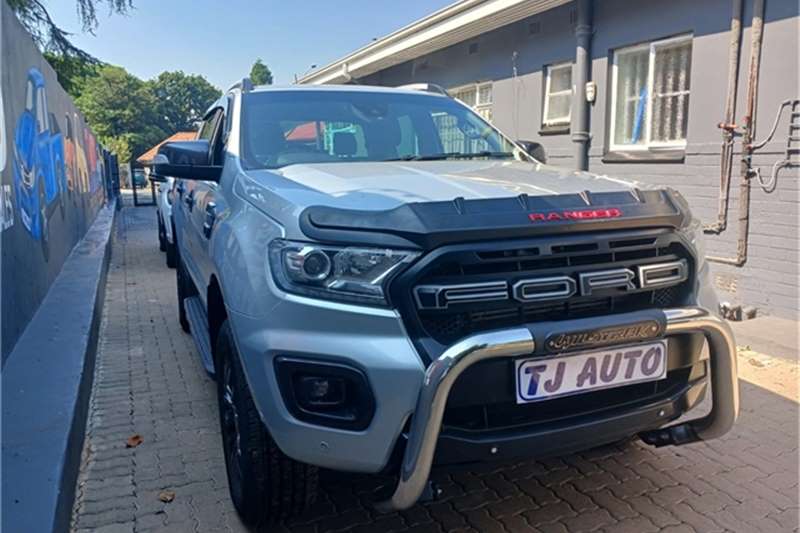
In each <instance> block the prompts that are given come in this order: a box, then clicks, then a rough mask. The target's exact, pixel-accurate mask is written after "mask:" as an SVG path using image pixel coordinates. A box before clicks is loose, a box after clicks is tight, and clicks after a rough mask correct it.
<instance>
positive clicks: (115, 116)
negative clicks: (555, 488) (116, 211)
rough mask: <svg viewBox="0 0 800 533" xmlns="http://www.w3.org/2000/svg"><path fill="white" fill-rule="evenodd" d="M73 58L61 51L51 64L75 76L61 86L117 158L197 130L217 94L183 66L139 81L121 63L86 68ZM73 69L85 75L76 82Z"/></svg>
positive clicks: (126, 157) (135, 154)
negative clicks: (81, 66)
mask: <svg viewBox="0 0 800 533" xmlns="http://www.w3.org/2000/svg"><path fill="white" fill-rule="evenodd" d="M51 64H52V63H51ZM77 64H78V63H77V60H76V61H67V60H64V58H63V57H59V58H58V61H56V62H55V64H53V66H54V67H55V68H56V72H57V73H58V76H59V80H62V79H68V80H69V81H70V82H75V83H73V85H74V86H73V87H71V88H67V87H65V88H66V89H67V90H68V91H69V92H70V94H71V95H72V96H73V97H74V98H75V104H76V105H77V106H78V108H79V109H80V110H81V111H82V112H83V114H84V115H86V119H87V120H88V121H89V126H90V127H91V128H92V130H94V132H95V133H96V134H97V135H98V137H99V139H100V141H101V142H102V143H103V144H104V145H106V146H107V147H108V148H109V149H111V151H113V152H116V153H117V155H118V156H119V158H120V161H129V160H131V159H133V158H136V157H138V156H140V155H141V154H142V153H144V152H145V151H147V150H148V149H149V148H150V147H151V146H153V145H154V144H156V143H158V142H160V141H161V140H163V139H164V138H165V137H168V136H169V135H172V134H173V133H176V132H178V131H191V130H195V129H196V123H197V122H198V121H199V120H201V119H202V116H203V113H204V112H205V110H206V109H207V108H208V106H209V105H210V104H211V103H213V101H214V100H216V99H217V98H219V96H220V94H221V93H220V91H219V89H217V88H216V87H214V86H213V85H211V84H210V83H209V82H208V81H207V80H206V79H205V78H204V77H203V76H200V75H195V74H185V73H183V72H181V71H175V72H162V73H161V74H160V75H159V76H158V77H156V78H154V79H152V80H148V81H142V80H140V79H139V78H137V77H136V76H134V75H132V74H130V73H129V72H127V71H126V70H125V69H123V68H122V67H116V66H112V65H100V66H92V67H91V68H89V67H87V70H85V71H84V70H81V69H80V68H78V67H77V66H76V65H77ZM64 65H67V66H69V67H70V68H68V69H67V70H66V73H64V72H62V67H63V66H64ZM73 71H77V72H79V73H86V76H85V77H83V78H81V79H80V83H77V82H76V80H77V79H78V78H77V76H76V77H72V78H69V77H68V76H69V75H70V74H71V73H72V72H73ZM62 84H63V81H62Z"/></svg>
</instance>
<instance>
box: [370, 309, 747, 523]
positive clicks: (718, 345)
mask: <svg viewBox="0 0 800 533" xmlns="http://www.w3.org/2000/svg"><path fill="white" fill-rule="evenodd" d="M663 313H664V317H665V320H666V331H665V335H667V336H669V335H682V334H691V333H701V334H703V335H704V336H705V338H706V341H707V343H708V347H709V359H710V366H711V377H710V379H711V392H712V408H711V411H710V412H709V413H708V414H707V415H705V416H703V417H701V418H698V419H694V420H690V421H688V422H683V423H679V424H677V425H674V426H670V427H667V428H664V429H659V430H652V431H646V432H645V433H643V434H642V439H643V440H644V441H645V442H648V443H650V444H654V445H657V446H660V445H665V444H685V443H688V442H693V441H697V440H707V439H713V438H716V437H719V436H721V435H724V434H725V433H726V432H727V431H728V430H730V428H731V427H732V425H733V423H734V422H735V421H736V418H737V416H738V413H739V385H738V378H737V369H736V344H735V342H734V339H733V334H732V332H731V329H730V327H729V326H728V324H727V323H726V322H724V321H723V320H722V319H720V318H718V317H716V316H714V315H712V314H711V313H709V312H708V311H706V310H705V309H702V308H700V307H688V308H680V309H666V310H664V311H663ZM538 340H539V342H542V339H538ZM536 342H537V339H535V338H534V335H533V333H532V332H531V330H530V329H528V328H511V329H505V330H500V331H494V332H489V333H482V334H478V335H473V336H470V337H467V338H466V339H463V340H462V341H459V342H458V343H456V344H454V345H453V346H451V347H450V348H448V349H447V350H446V351H445V352H444V353H443V354H442V355H441V356H440V357H439V358H438V359H436V360H435V361H433V362H432V363H431V365H430V366H429V367H428V369H427V371H426V373H425V379H424V381H423V384H422V387H421V389H420V392H419V397H418V399H417V404H416V408H415V410H414V417H413V420H412V423H411V428H410V431H409V433H408V443H407V445H406V448H405V452H404V456H403V460H402V464H401V467H400V474H399V476H400V477H399V481H398V484H397V487H396V489H395V491H394V494H393V495H392V496H391V498H390V499H388V500H386V501H384V502H381V503H379V504H378V508H379V509H381V510H384V511H393V510H400V509H407V508H409V507H411V506H412V505H414V503H415V502H416V501H417V500H418V499H419V498H420V496H421V495H422V493H423V491H424V489H425V486H426V484H427V481H428V476H429V474H430V471H431V466H432V464H433V460H434V454H435V452H436V449H437V443H438V441H439V433H440V430H441V427H442V419H443V415H444V411H445V407H446V404H447V399H448V396H449V394H450V390H451V388H452V387H453V384H454V383H455V382H456V380H457V379H458V377H459V376H460V375H461V374H462V373H463V372H464V371H465V370H466V369H467V368H469V367H470V366H472V365H474V364H476V363H478V362H480V361H484V360H488V359H493V358H498V357H514V356H520V355H526V354H530V353H533V351H534V348H535V347H536ZM656 408H657V409H661V407H659V406H656ZM633 415H634V414H632V413H629V414H628V416H633ZM605 422H608V421H605ZM628 422H634V421H633V420H629V421H628ZM605 425H607V424H604V426H605ZM643 427H646V425H645V426H643ZM591 429H592V428H591V425H590V426H589V427H587V428H571V429H570V430H568V431H582V432H583V434H585V431H587V430H589V431H590V430H591ZM625 429H626V430H628V431H630V430H633V431H637V425H636V424H635V423H634V424H631V425H630V426H629V427H626V428H625Z"/></svg>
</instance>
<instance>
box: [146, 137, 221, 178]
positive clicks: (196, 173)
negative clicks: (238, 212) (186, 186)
mask: <svg viewBox="0 0 800 533" xmlns="http://www.w3.org/2000/svg"><path fill="white" fill-rule="evenodd" d="M152 174H153V175H154V176H161V177H164V178H166V177H168V176H171V177H174V178H180V179H185V180H202V181H219V178H220V175H221V174H222V167H221V166H219V165H212V164H211V146H210V144H209V142H208V141H207V140H205V139H202V140H196V141H175V142H169V143H164V144H163V145H162V146H161V147H160V148H159V149H158V153H157V154H156V156H155V157H154V158H153V173H152Z"/></svg>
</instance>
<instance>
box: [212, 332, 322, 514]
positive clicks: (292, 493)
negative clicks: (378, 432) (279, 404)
mask: <svg viewBox="0 0 800 533" xmlns="http://www.w3.org/2000/svg"><path fill="white" fill-rule="evenodd" d="M215 356H216V357H215V359H216V365H215V366H216V370H217V371H216V374H217V398H218V402H219V418H220V427H221V433H222V447H223V450H224V452H225V469H226V470H227V474H228V486H229V489H230V495H231V499H232V500H233V505H234V507H236V510H237V511H238V513H239V515H240V516H241V517H242V520H243V521H244V522H246V523H247V524H251V525H263V524H268V523H274V522H279V521H282V520H285V519H287V518H290V517H293V516H297V515H299V514H301V513H302V512H303V511H304V510H306V509H307V508H308V507H310V506H311V504H312V503H313V502H314V500H315V498H316V492H317V479H318V469H317V467H315V466H311V465H307V464H304V463H300V462H298V461H295V460H294V459H291V458H289V457H287V456H286V455H285V454H284V453H283V452H281V450H280V449H279V448H278V446H277V445H276V444H275V441H274V440H272V437H271V436H270V434H269V432H268V431H267V428H266V427H265V426H264V424H263V422H261V418H260V417H259V415H258V411H257V410H256V406H255V403H254V402H253V397H252V395H251V393H250V388H249V386H248V384H247V381H246V380H245V377H244V372H243V371H242V366H241V362H240V361H239V354H238V352H237V351H236V345H235V344H234V342H233V337H232V333H231V328H230V324H229V323H228V321H227V320H226V321H225V322H223V324H222V326H221V328H220V332H219V335H218V337H217V346H216V352H215Z"/></svg>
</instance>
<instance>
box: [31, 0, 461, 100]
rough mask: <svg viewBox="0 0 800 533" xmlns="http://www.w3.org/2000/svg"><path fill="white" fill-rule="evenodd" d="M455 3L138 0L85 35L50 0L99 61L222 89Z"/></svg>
mask: <svg viewBox="0 0 800 533" xmlns="http://www.w3.org/2000/svg"><path fill="white" fill-rule="evenodd" d="M452 1H453V0H338V1H336V0H328V1H322V0H280V1H277V0H268V1H267V0H264V1H256V0H134V5H135V9H134V10H133V11H132V12H131V13H130V15H128V16H119V15H111V16H109V14H108V11H107V10H106V9H105V8H104V7H101V9H100V11H99V13H98V15H99V16H98V18H99V20H100V26H99V27H98V28H97V31H96V35H94V36H93V35H90V34H81V32H80V25H79V23H78V18H77V14H76V12H75V1H74V0H49V1H48V2H47V3H46V5H47V8H48V9H49V11H50V14H51V15H52V16H53V19H54V20H55V21H56V22H57V23H58V24H59V25H61V26H62V27H63V28H65V29H67V30H69V31H72V32H74V33H75V35H74V36H73V42H74V43H75V44H76V45H78V46H79V47H81V48H83V49H84V50H87V51H88V52H90V53H91V54H93V55H95V56H96V57H98V58H100V59H102V60H103V61H106V62H108V63H113V64H116V65H120V66H123V67H125V68H126V69H128V70H129V71H130V72H131V73H133V74H135V75H136V76H139V77H141V78H144V79H147V78H151V77H153V76H156V75H157V74H158V73H159V72H161V71H163V70H183V71H184V72H187V73H193V74H202V75H204V76H206V78H208V80H209V81H210V82H211V83H213V84H214V85H216V86H217V87H219V88H221V89H225V88H227V87H228V86H229V85H231V84H232V83H234V82H235V81H237V80H238V79H240V78H241V77H243V76H245V75H247V73H249V72H250V66H251V65H252V63H253V61H255V59H256V58H258V57H261V58H262V59H263V60H264V62H265V63H267V65H269V67H270V69H271V70H272V73H273V76H274V77H275V83H277V84H288V83H291V82H292V80H293V78H294V74H295V73H297V74H302V73H304V72H305V71H307V70H308V69H309V67H310V66H311V65H312V64H316V65H317V66H323V65H325V64H326V63H329V62H330V61H332V60H335V59H338V58H339V57H341V56H343V55H345V54H347V53H348V52H350V51H352V50H355V49H356V48H359V47H361V46H363V45H365V44H367V43H369V42H370V41H371V40H372V39H373V38H374V37H381V36H383V35H386V34H387V33H390V32H392V31H394V30H396V29H398V28H400V27H401V26H404V25H406V24H408V23H409V22H412V21H414V20H417V19H419V18H421V17H424V16H425V15H427V14H429V13H431V12H433V11H435V10H437V9H440V8H441V7H444V6H445V5H448V4H450V3H452Z"/></svg>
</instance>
